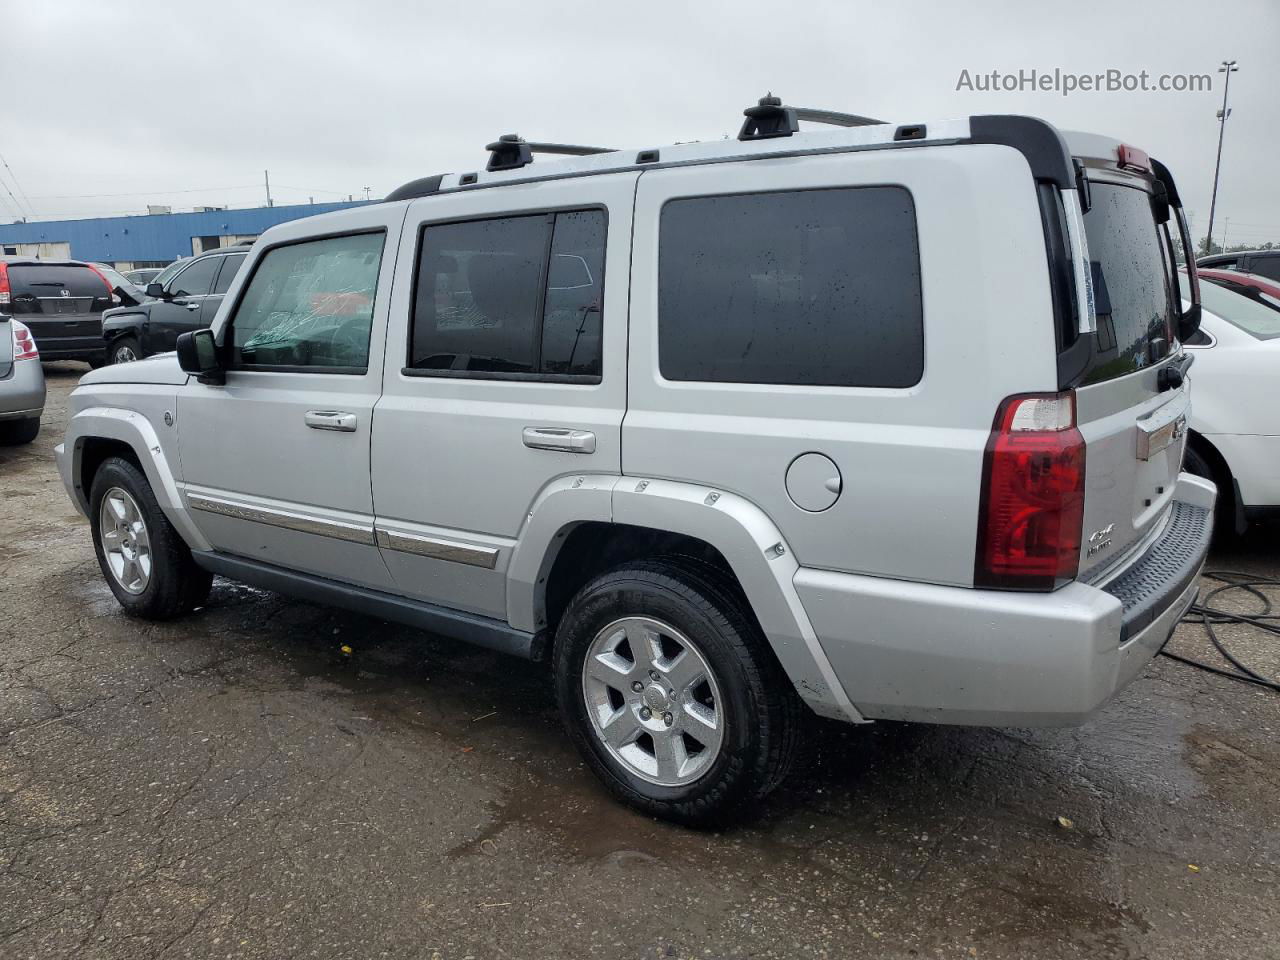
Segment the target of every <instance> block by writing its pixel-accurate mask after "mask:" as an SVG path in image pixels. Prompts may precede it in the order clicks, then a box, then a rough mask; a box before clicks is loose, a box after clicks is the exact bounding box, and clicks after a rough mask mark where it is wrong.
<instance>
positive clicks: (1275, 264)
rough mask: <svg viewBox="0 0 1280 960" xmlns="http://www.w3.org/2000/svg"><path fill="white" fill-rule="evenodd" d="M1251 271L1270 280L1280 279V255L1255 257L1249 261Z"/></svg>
mask: <svg viewBox="0 0 1280 960" xmlns="http://www.w3.org/2000/svg"><path fill="white" fill-rule="evenodd" d="M1249 272H1250V273H1256V274H1257V275H1258V276H1260V277H1267V278H1268V279H1270V280H1280V256H1276V257H1254V258H1253V259H1252V260H1251V261H1250V262H1249Z"/></svg>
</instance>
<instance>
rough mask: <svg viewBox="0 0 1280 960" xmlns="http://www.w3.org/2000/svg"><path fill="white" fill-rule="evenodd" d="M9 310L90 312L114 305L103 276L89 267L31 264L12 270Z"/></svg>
mask: <svg viewBox="0 0 1280 960" xmlns="http://www.w3.org/2000/svg"><path fill="white" fill-rule="evenodd" d="M9 290H10V301H9V307H8V308H6V311H5V312H11V313H13V314H15V315H40V314H44V315H52V316H59V315H62V314H70V313H90V312H93V311H100V310H104V309H106V308H107V307H109V306H110V305H111V293H110V291H109V290H108V289H107V285H106V282H105V281H104V280H103V279H102V277H101V276H100V275H99V274H98V273H95V272H94V271H93V270H91V269H90V268H89V267H81V266H76V265H74V264H72V265H67V266H55V265H52V264H51V265H49V266H44V265H41V264H29V265H26V266H10V267H9Z"/></svg>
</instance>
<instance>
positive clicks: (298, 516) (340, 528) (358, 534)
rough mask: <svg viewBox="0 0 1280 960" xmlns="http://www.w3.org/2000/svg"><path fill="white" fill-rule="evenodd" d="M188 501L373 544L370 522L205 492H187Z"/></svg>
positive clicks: (211, 510) (240, 516)
mask: <svg viewBox="0 0 1280 960" xmlns="http://www.w3.org/2000/svg"><path fill="white" fill-rule="evenodd" d="M187 505H188V506H189V507H190V508H191V509H192V510H202V511H204V512H205V513H216V514H218V515H219V516H222V517H232V518H233V519H236V520H247V521H249V522H250V523H265V524H267V525H268V526H272V527H282V528H283V529H285V530H294V531H297V532H298V533H310V534H314V535H315V536H318V537H332V538H334V539H335V540H346V541H349V542H350V543H361V544H364V545H365V546H370V547H371V546H373V545H374V538H373V526H372V525H369V526H364V525H363V524H355V523H346V522H343V521H341V520H325V519H322V518H320V517H316V516H311V515H307V514H302V513H295V512H293V511H291V510H279V509H275V508H272V507H257V506H254V507H251V506H248V505H246V504H244V503H238V502H233V501H231V500H223V499H221V498H218V497H210V496H206V495H205V494H202V493H188V494H187Z"/></svg>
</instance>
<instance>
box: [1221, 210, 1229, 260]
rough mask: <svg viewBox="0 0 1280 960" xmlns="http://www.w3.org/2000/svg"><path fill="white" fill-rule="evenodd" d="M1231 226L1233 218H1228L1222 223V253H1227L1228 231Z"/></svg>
mask: <svg viewBox="0 0 1280 960" xmlns="http://www.w3.org/2000/svg"><path fill="white" fill-rule="evenodd" d="M1230 226H1231V218H1230V217H1226V218H1225V219H1224V220H1223V221H1222V252H1223V253H1226V252H1227V229H1228V228H1229V227H1230Z"/></svg>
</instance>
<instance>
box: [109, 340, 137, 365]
mask: <svg viewBox="0 0 1280 960" xmlns="http://www.w3.org/2000/svg"><path fill="white" fill-rule="evenodd" d="M141 359H142V356H141V352H140V351H139V350H138V341H137V340H135V339H134V338H133V337H121V338H120V339H119V340H116V341H115V342H113V343H112V344H111V363H132V362H133V361H134V360H141Z"/></svg>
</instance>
